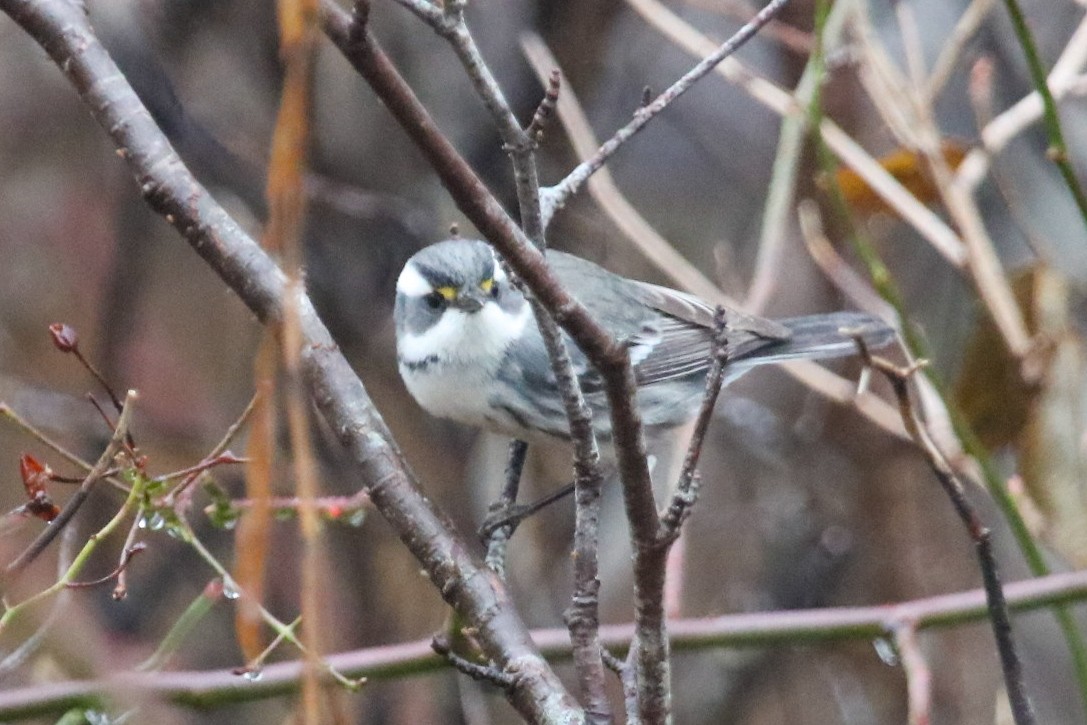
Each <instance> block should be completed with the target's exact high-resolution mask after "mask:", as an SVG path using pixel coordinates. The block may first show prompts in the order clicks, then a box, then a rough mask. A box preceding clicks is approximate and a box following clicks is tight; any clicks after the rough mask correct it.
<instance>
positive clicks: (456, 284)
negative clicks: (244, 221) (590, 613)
mask: <svg viewBox="0 0 1087 725" xmlns="http://www.w3.org/2000/svg"><path fill="white" fill-rule="evenodd" d="M547 261H548V263H549V264H550V266H551V268H552V270H554V272H555V274H556V275H557V276H558V278H559V279H560V280H561V281H562V283H563V284H564V285H565V287H566V289H567V291H568V292H569V293H570V294H571V295H573V296H574V297H575V298H577V299H578V300H579V301H580V302H581V303H582V304H583V305H585V307H586V308H587V309H588V310H589V312H590V313H591V314H592V315H593V316H594V318H595V319H596V320H597V321H598V322H599V323H600V324H601V325H603V326H604V327H605V328H606V329H607V330H609V331H610V332H611V333H612V334H613V335H614V336H615V338H616V339H617V340H620V341H623V342H624V343H625V344H626V345H628V346H629V348H630V358H631V363H632V365H633V368H634V376H635V380H636V382H637V385H638V406H639V409H640V410H641V414H642V419H643V422H644V423H645V425H646V427H647V428H671V427H676V426H679V425H682V424H683V423H686V422H687V421H689V420H690V419H692V418H693V417H694V416H695V415H696V413H697V411H698V408H699V404H700V402H701V399H702V394H703V389H704V387H705V376H706V372H707V370H708V369H709V366H710V362H711V359H710V358H711V349H712V341H713V326H714V322H713V317H714V308H713V306H712V305H710V304H708V303H706V302H704V301H702V300H700V299H699V298H697V297H694V296H693V295H689V294H685V293H683V292H677V291H676V290H672V289H668V288H665V287H658V286H656V285H652V284H647V283H644V282H637V281H634V280H630V279H626V278H624V277H620V276H618V275H616V274H612V273H611V272H608V271H607V270H605V269H603V268H602V267H599V266H598V265H596V264H593V263H592V262H589V261H587V260H584V259H581V258H580V257H576V256H574V255H571V254H566V253H563V252H558V251H553V250H549V251H548V252H547ZM394 317H395V319H396V340H397V360H398V362H399V367H400V375H401V376H402V377H403V379H404V382H405V383H406V384H407V387H408V390H409V391H410V392H411V394H412V395H413V396H414V397H415V399H416V401H418V402H419V404H420V405H421V406H422V407H423V408H424V409H426V410H427V411H428V412H430V413H431V414H433V415H436V416H438V417H441V418H450V419H453V420H456V421H459V422H462V423H466V424H468V425H473V426H477V427H481V428H486V429H488V430H493V431H496V432H500V433H505V434H507V435H511V436H514V437H516V438H520V439H522V440H526V441H530V442H531V441H539V440H543V439H552V440H553V439H568V438H569V427H568V425H567V420H566V415H565V413H564V409H563V406H562V400H561V398H560V396H559V392H558V388H557V384H556V381H555V376H554V374H553V373H552V371H551V362H550V359H549V358H548V355H547V350H546V349H545V347H544V342H543V339H542V338H541V336H540V333H539V330H538V329H537V327H536V323H535V321H534V319H533V317H532V311H531V308H530V306H529V304H528V303H527V302H526V300H525V298H524V295H522V294H521V292H520V290H518V289H517V287H515V286H514V285H513V284H512V283H511V281H510V279H509V278H508V277H507V276H506V274H505V272H504V271H503V269H502V266H501V265H500V264H499V262H498V258H497V256H496V255H495V253H494V251H493V250H492V249H491V247H490V246H488V245H487V244H486V243H484V242H481V241H476V240H468V239H450V240H446V241H443V242H439V243H437V244H434V245H431V246H429V247H426V248H425V249H423V250H421V251H419V252H418V253H416V254H415V255H414V256H413V257H412V258H411V259H409V260H408V262H407V264H406V265H404V270H403V271H402V272H401V273H400V277H399V279H398V280H397V283H396V307H395V311H394ZM726 320H727V333H726V335H727V340H728V343H727V348H726V349H727V356H728V357H727V363H726V367H725V384H726V385H727V384H728V383H729V382H731V381H733V380H735V379H736V378H738V377H739V376H740V375H742V374H743V373H745V372H747V371H748V370H750V369H751V368H752V367H754V366H756V365H762V364H764V363H773V362H781V361H783V360H795V359H798V358H832V357H841V356H845V355H850V354H853V353H855V352H856V344H855V342H854V340H853V339H852V338H851V337H850V336H849V335H847V334H844V333H843V332H842V330H844V329H848V330H850V331H859V332H860V334H861V335H862V337H863V339H864V340H865V342H866V343H867V345H868V346H869V347H871V348H878V347H882V346H884V345H886V344H888V343H889V342H891V340H893V339H894V331H893V330H892V329H891V328H890V327H888V326H887V325H886V324H884V323H883V322H882V321H880V320H879V319H877V318H875V317H873V316H871V315H868V314H864V313H860V312H836V313H832V314H824V315H811V316H808V317H793V318H790V319H783V320H777V321H773V320H767V319H763V318H761V317H755V316H752V315H746V314H743V313H741V312H737V311H734V310H728V311H727V312H726ZM567 347H568V349H569V350H570V355H571V358H572V361H573V365H574V371H575V372H576V373H577V375H578V379H579V381H580V382H581V387H582V390H583V391H584V394H585V397H586V401H587V402H588V403H589V405H590V407H591V408H592V410H593V424H594V428H595V430H596V433H597V436H598V437H599V438H600V439H601V440H604V441H606V440H608V439H609V438H610V437H611V422H610V418H609V416H608V413H607V403H606V400H605V397H604V393H603V391H602V389H601V384H600V378H599V375H598V374H597V373H596V371H595V370H594V369H593V368H592V367H591V366H590V365H589V363H588V361H587V360H586V358H585V356H584V355H583V354H582V353H581V352H580V350H578V349H577V346H576V345H575V344H573V343H570V344H568V346H567Z"/></svg>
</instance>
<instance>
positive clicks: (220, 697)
mask: <svg viewBox="0 0 1087 725" xmlns="http://www.w3.org/2000/svg"><path fill="white" fill-rule="evenodd" d="M1005 591H1006V594H1007V598H1008V604H1009V606H1010V607H1011V608H1012V609H1013V610H1014V611H1016V612H1028V611H1032V610H1035V609H1038V608H1041V607H1048V606H1053V605H1056V604H1067V603H1069V602H1074V601H1083V600H1084V599H1087V571H1074V572H1064V573H1061V574H1051V575H1049V576H1046V577H1040V578H1037V579H1026V580H1023V581H1017V582H1011V583H1009V584H1007V585H1006V586H1005ZM987 615H988V609H987V607H986V593H985V590H983V589H971V590H969V591H963V592H955V593H953V594H942V595H939V596H935V597H928V598H925V599H915V600H911V601H906V602H900V603H898V604H881V605H877V606H871V607H829V608H821V609H804V610H794V611H774V612H754V613H750V614H730V615H724V616H720V617H709V618H703V619H682V620H674V621H672V622H671V623H670V627H669V629H670V634H671V636H672V644H673V646H674V648H675V650H676V651H677V652H687V651H705V650H706V649H707V648H712V647H768V646H785V647H795V646H797V645H798V644H803V643H809V644H811V643H818V642H835V641H844V640H856V641H871V640H872V639H874V638H877V637H885V636H888V635H892V634H893V633H894V632H895V629H896V627H899V626H901V624H902V622H911V623H912V624H913V625H914V626H915V627H916V629H917V631H923V630H927V629H935V628H943V627H949V626H957V625H960V624H965V623H968V622H975V621H980V620H982V619H985V618H986V617H987ZM531 634H532V638H533V640H534V641H535V643H536V644H537V646H538V647H539V648H540V650H541V651H542V652H543V653H544V654H545V655H546V656H547V657H548V658H550V659H554V660H560V659H564V658H566V657H569V655H570V633H569V632H568V631H567V630H566V629H564V628H551V629H542V630H534V631H532V633H531ZM633 634H634V628H633V627H632V626H631V625H629V624H618V625H604V626H603V627H601V637H602V639H603V641H604V643H605V644H606V645H607V646H608V647H611V648H615V649H617V650H622V648H624V647H626V646H628V645H629V643H630V641H631V638H632V636H633ZM431 644H432V640H429V639H426V640H418V641H415V642H405V643H400V644H395V645H389V646H381V647H372V648H367V649H361V650H354V651H351V652H341V653H338V654H331V655H327V656H326V658H325V659H326V661H327V662H328V664H329V665H330V666H331V667H334V668H336V670H337V671H339V672H342V673H343V674H344V675H346V676H349V677H363V676H365V677H368V678H370V679H371V680H379V679H400V678H404V677H406V676H408V675H413V674H423V673H427V672H436V671H440V670H441V669H442V668H444V667H446V662H445V660H444V659H443V658H441V657H439V656H438V655H436V654H435V653H434V651H433V650H432V649H431ZM606 660H607V661H608V663H609V665H608V666H609V667H612V666H614V665H615V664H616V663H617V660H616V659H615V658H614V657H612V656H607V657H606ZM301 671H302V663H301V661H298V660H296V661H290V662H277V663H273V664H270V665H267V666H265V667H264V668H263V670H262V671H261V677H260V679H258V680H254V681H246V680H243V679H241V678H239V677H238V676H237V675H235V674H234V673H233V670H230V669H224V670H208V671H186V672H146V673H132V672H125V673H118V674H115V675H113V676H112V677H110V678H105V679H99V680H69V681H66V682H52V683H46V684H35V685H31V686H29V687H23V688H13V689H7V690H3V691H0V720H3V721H5V722H10V721H14V720H19V719H25V718H30V717H40V716H42V715H46V714H51V713H57V712H63V711H65V710H67V709H70V708H72V707H77V706H90V705H94V704H96V703H98V701H99V699H100V697H101V696H102V695H103V694H107V693H109V692H112V691H122V692H125V693H126V694H127V695H129V696H132V695H134V694H139V695H146V696H148V697H149V698H151V699H154V700H157V701H166V702H173V703H176V704H179V705H183V706H188V707H198V708H209V707H215V706H220V705H225V704H228V703H239V702H250V701H254V700H262V699H266V698H270V697H275V696H279V695H285V694H289V693H292V692H295V691H297V689H298V685H299V678H300V675H301Z"/></svg>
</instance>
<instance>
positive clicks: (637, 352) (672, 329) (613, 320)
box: [547, 251, 791, 392]
mask: <svg viewBox="0 0 1087 725" xmlns="http://www.w3.org/2000/svg"><path fill="white" fill-rule="evenodd" d="M547 256H548V262H549V263H551V266H552V268H553V269H554V270H555V272H556V274H558V275H559V277H560V278H561V279H562V281H563V282H564V283H565V284H566V285H567V287H568V289H570V290H571V291H572V292H573V293H574V294H575V296H576V297H577V298H578V299H579V301H580V302H581V303H582V304H584V305H585V306H586V307H587V308H588V309H589V311H590V312H592V313H593V314H594V315H595V316H596V317H597V319H601V317H603V318H604V319H605V321H606V324H607V325H608V327H609V328H610V330H611V332H612V333H613V334H614V335H615V336H616V337H617V338H618V339H621V340H624V341H625V342H626V344H627V345H628V346H629V347H630V356H631V363H632V365H633V367H634V375H635V380H636V381H637V383H638V385H639V386H644V385H652V384H654V383H660V382H665V381H669V380H675V379H678V378H684V377H688V376H691V375H697V374H704V373H705V372H706V371H707V370H708V369H709V365H710V353H711V350H712V346H713V316H714V307H713V305H710V304H709V303H707V302H705V301H703V300H701V299H699V298H698V297H695V296H694V295H690V294H687V293H685V292H679V291H677V290H673V289H669V288H667V287H660V286H657V285H653V284H647V283H644V282H636V281H634V280H629V279H626V278H624V277H620V276H618V275H615V274H612V273H611V272H608V271H607V270H605V269H603V268H602V267H599V266H597V265H595V264H593V263H592V262H588V261H586V260H584V259H581V258H580V257H575V256H573V255H569V254H564V253H562V252H553V251H549V252H548V255H547ZM726 320H727V324H728V329H729V351H728V355H729V358H736V357H740V356H746V355H749V354H750V353H751V352H753V351H754V350H756V349H758V348H760V347H763V346H765V345H769V344H773V343H775V342H780V341H783V340H786V339H788V338H789V336H790V334H791V333H790V332H789V329H788V328H786V327H784V326H783V325H779V324H778V323H776V322H773V321H771V320H766V319H763V318H760V317H754V316H752V315H746V314H744V313H741V312H737V311H735V310H726ZM574 358H575V360H574V361H575V366H576V367H579V368H581V369H580V370H578V372H579V376H580V377H581V379H582V385H583V387H584V388H585V389H586V392H588V391H589V390H590V389H599V382H600V381H599V376H598V375H597V374H596V372H595V371H594V370H592V369H591V368H589V367H588V366H587V365H586V364H585V362H584V358H583V357H582V356H581V355H580V352H578V353H577V354H575V355H574ZM577 363H581V365H578V364H577Z"/></svg>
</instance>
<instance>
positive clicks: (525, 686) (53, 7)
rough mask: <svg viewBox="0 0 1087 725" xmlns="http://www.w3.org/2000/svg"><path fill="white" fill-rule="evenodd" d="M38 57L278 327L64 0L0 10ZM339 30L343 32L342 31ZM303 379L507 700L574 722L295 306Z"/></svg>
mask: <svg viewBox="0 0 1087 725" xmlns="http://www.w3.org/2000/svg"><path fill="white" fill-rule="evenodd" d="M0 9H2V10H4V11H5V12H7V13H8V14H9V15H10V16H11V17H12V18H13V19H14V20H15V21H16V23H18V24H19V25H20V26H21V27H22V28H23V29H24V30H25V31H26V32H27V33H29V34H30V35H31V36H32V37H33V38H34V39H35V40H36V41H37V42H38V43H39V44H40V45H41V46H42V47H43V48H45V49H46V50H47V52H48V53H49V54H50V56H51V57H52V59H53V60H54V62H56V63H57V65H58V66H59V67H60V68H61V69H62V70H63V71H64V73H65V74H66V76H67V77H68V79H69V80H70V81H71V82H72V83H73V85H74V86H75V88H76V90H77V91H78V93H79V94H80V96H81V97H82V98H83V100H84V101H85V102H86V103H87V105H88V106H89V107H90V109H91V111H92V114H93V115H94V117H95V119H96V120H97V121H98V122H99V123H100V125H101V126H102V127H103V128H104V129H105V130H106V132H107V133H108V134H109V135H110V136H111V137H112V139H113V141H114V143H115V144H116V145H117V146H118V149H119V152H120V154H121V155H122V156H123V157H124V159H125V160H126V161H127V162H128V163H129V165H130V166H131V168H132V171H133V173H134V175H135V176H136V178H137V180H138V182H139V185H140V188H141V191H142V192H143V194H144V196H145V198H146V199H147V201H148V203H149V204H150V206H151V207H152V208H153V209H154V210H155V211H157V212H159V213H160V214H162V215H163V216H164V217H165V218H166V219H167V221H169V222H170V223H171V224H172V225H174V226H175V227H176V228H177V229H178V231H179V232H181V233H182V235H183V236H184V237H185V239H186V240H188V241H189V242H190V244H191V245H192V246H193V247H194V249H195V250H196V251H197V252H198V253H199V254H200V255H201V256H202V257H203V258H204V260H205V261H206V262H207V263H208V264H209V265H210V266H211V267H212V268H213V269H214V270H215V271H216V272H217V273H218V274H219V275H220V276H221V277H222V278H223V280H224V281H225V282H226V283H227V284H228V285H230V286H231V287H232V288H233V289H234V291H235V292H236V293H237V294H238V296H239V297H240V298H242V300H243V301H244V302H245V303H246V304H247V305H248V306H249V307H250V308H251V309H252V310H253V312H254V313H255V314H256V315H257V316H258V317H259V318H260V319H261V320H263V321H264V322H266V323H268V322H273V321H277V320H279V319H280V318H281V316H282V307H281V303H282V299H283V294H284V290H285V278H284V275H283V273H282V271H281V270H280V269H279V268H278V267H276V265H275V264H274V262H272V260H271V259H270V258H269V257H268V256H267V255H266V254H265V253H264V252H263V251H262V250H261V249H260V248H259V247H258V246H257V245H256V244H255V243H254V242H253V240H252V239H250V238H249V237H248V236H246V235H245V234H244V232H242V230H241V229H240V228H239V227H238V225H237V223H236V222H235V221H234V220H233V219H231V218H230V216H229V215H227V213H226V212H225V211H224V210H223V209H222V207H220V206H219V205H218V204H217V203H216V202H215V201H214V200H213V199H212V198H211V197H210V196H209V195H208V193H207V191H206V190H205V189H204V188H203V187H202V186H201V185H200V184H199V183H198V182H197V181H196V180H195V179H194V178H193V177H192V175H191V174H190V173H189V172H188V170H187V169H186V168H185V166H184V165H183V163H182V162H181V160H180V159H179V158H178V157H177V154H176V153H175V152H174V151H173V150H172V148H171V147H170V144H169V142H168V141H167V140H166V138H165V137H164V136H163V135H162V133H161V131H160V130H159V129H158V127H157V126H156V125H155V123H154V121H153V120H152V119H151V117H150V114H149V113H148V112H147V109H146V108H144V106H143V105H142V103H141V102H140V100H139V99H138V98H137V96H136V94H135V93H134V92H133V90H132V88H131V87H130V86H129V85H128V83H127V82H126V81H125V78H124V76H123V75H122V74H121V72H120V70H119V69H118V68H117V67H116V65H115V64H114V63H113V61H112V60H111V59H110V57H109V55H108V54H107V53H106V51H105V49H104V48H103V47H102V46H101V44H100V43H99V41H98V39H97V38H96V37H95V35H94V33H93V31H92V30H91V28H90V26H89V24H88V21H87V17H86V15H85V14H84V13H83V12H82V10H81V9H80V8H79V7H77V6H76V5H74V4H72V3H69V2H65V1H64V0H37V1H35V2H30V1H29V0H0ZM342 27H343V30H345V31H346V30H347V25H346V23H345V25H344V26H342ZM299 316H300V321H301V322H300V324H301V329H302V334H303V340H304V345H305V346H304V348H303V351H302V371H303V375H304V380H305V383H306V385H307V387H308V390H309V393H310V395H311V397H312V398H313V399H314V401H315V402H316V404H317V406H318V408H319V409H320V410H321V412H322V414H323V415H324V416H325V418H326V420H327V422H328V424H329V427H330V428H331V429H332V430H334V431H336V433H337V435H338V436H339V438H340V441H341V443H342V444H343V445H344V447H345V448H346V449H347V451H348V453H349V455H350V458H351V460H352V462H353V464H354V466H355V470H356V471H357V475H358V477H359V480H360V481H362V482H364V483H365V484H366V485H368V486H369V489H368V492H369V494H370V497H371V500H372V501H373V502H374V505H375V507H376V508H377V509H378V510H379V511H381V513H382V514H383V516H385V518H386V520H387V521H389V523H390V525H391V526H392V527H393V528H394V530H396V531H397V533H398V534H399V535H400V537H401V539H402V540H403V541H404V543H405V545H406V546H407V547H408V548H409V549H410V550H411V551H412V553H413V554H414V555H415V556H416V557H417V558H418V559H419V561H420V562H421V564H422V565H423V568H424V569H425V570H426V572H427V574H428V575H429V576H430V577H431V580H432V581H433V582H434V584H435V586H436V587H437V588H438V590H439V591H440V592H441V593H442V596H443V597H444V598H445V599H446V600H447V601H448V602H450V603H451V604H452V605H453V606H455V607H456V608H457V610H458V611H459V612H461V614H462V615H463V616H464V617H466V618H467V619H468V620H469V621H471V622H472V623H473V625H475V626H476V627H477V638H478V640H479V641H480V643H481V645H482V646H483V648H484V649H485V651H486V652H487V653H488V655H489V656H491V657H493V658H494V659H495V661H496V662H498V663H500V664H501V665H502V666H503V667H506V668H509V669H510V670H511V671H512V672H514V673H515V674H516V675H517V683H518V687H517V689H516V691H515V692H514V693H512V694H511V700H512V702H513V703H514V705H515V706H516V707H518V708H519V709H520V710H521V712H522V713H523V714H524V715H525V716H526V717H532V718H533V719H536V720H541V721H550V722H567V721H570V720H572V719H576V718H578V717H579V713H580V710H579V708H578V707H577V705H576V703H575V702H574V701H573V699H572V698H571V697H570V696H569V695H568V694H567V693H566V691H565V688H564V687H563V686H562V684H561V682H560V681H559V680H558V679H557V677H556V676H555V674H554V673H553V672H552V670H551V669H550V667H549V666H548V665H547V664H546V662H544V661H543V659H542V658H541V657H540V655H539V653H538V652H537V651H536V649H535V647H534V646H533V645H532V643H531V641H530V640H529V638H528V634H527V631H526V629H525V627H524V624H523V623H522V622H521V621H520V619H519V617H518V616H517V614H516V611H515V610H514V608H513V606H512V603H511V601H510V599H509V597H508V595H507V594H506V593H505V591H504V589H503V587H502V586H501V583H499V582H497V581H496V580H495V579H494V577H493V576H491V575H490V573H489V571H488V570H487V569H486V568H485V567H484V566H483V564H482V562H480V561H478V560H477V559H476V558H475V557H474V556H472V555H471V554H470V553H469V552H470V547H468V546H467V545H465V543H464V542H462V541H460V540H459V539H458V538H457V537H456V535H455V534H454V532H453V530H452V527H451V526H450V525H449V523H448V522H447V521H446V520H445V518H444V517H443V516H442V514H441V513H440V512H439V511H438V510H437V509H436V508H434V506H433V504H432V503H431V502H430V501H429V499H428V498H427V497H426V496H424V495H423V494H422V493H421V492H420V491H419V489H418V487H417V486H416V484H415V482H414V480H413V478H412V476H411V474H410V473H409V471H408V470H407V469H406V468H405V466H404V464H403V462H402V461H401V460H400V457H399V454H398V452H397V451H396V449H395V448H394V447H393V446H392V445H391V444H390V443H389V441H390V440H391V436H390V434H389V432H388V429H387V428H386V426H385V424H384V421H383V420H382V419H381V417H380V416H379V415H378V413H377V411H376V410H375V409H374V406H373V403H372V402H371V400H370V398H369V396H368V395H367V393H366V390H365V388H364V387H363V386H362V383H361V382H360V381H359V379H358V378H357V377H356V376H355V374H354V373H353V372H352V370H351V367H350V365H349V364H348V363H347V361H346V360H345V359H344V358H343V356H342V354H341V353H340V352H339V350H338V348H337V347H336V345H335V343H334V341H333V340H332V338H331V336H330V335H329V333H328V330H327V329H326V328H325V326H324V325H323V324H322V323H321V321H320V319H319V318H318V317H317V314H316V312H315V311H314V309H313V307H312V304H311V303H310V301H309V299H308V298H306V297H302V298H301V299H300V300H299Z"/></svg>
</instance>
